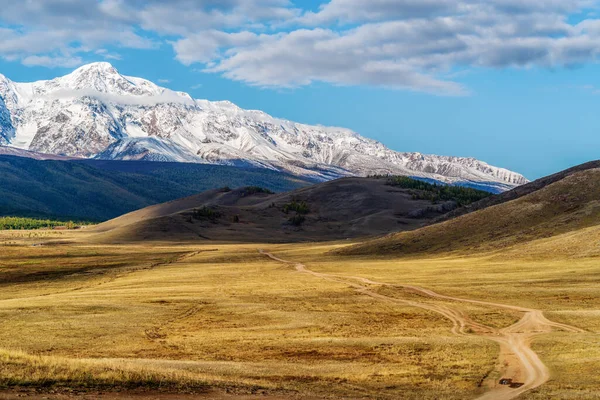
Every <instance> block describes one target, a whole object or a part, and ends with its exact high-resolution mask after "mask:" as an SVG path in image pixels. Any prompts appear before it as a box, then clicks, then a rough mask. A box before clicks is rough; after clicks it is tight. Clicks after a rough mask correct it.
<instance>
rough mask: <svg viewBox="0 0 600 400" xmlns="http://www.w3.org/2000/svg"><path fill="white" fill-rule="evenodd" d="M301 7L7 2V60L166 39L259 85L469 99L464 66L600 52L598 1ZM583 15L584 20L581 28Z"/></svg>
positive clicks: (405, 0) (182, 55) (184, 0)
mask: <svg viewBox="0 0 600 400" xmlns="http://www.w3.org/2000/svg"><path fill="white" fill-rule="evenodd" d="M300 4H301V2H298V1H296V2H292V1H290V0H220V1H217V0H171V1H169V2H165V1H162V0H145V1H142V0H93V1H89V2H88V1H81V0H28V1H19V2H15V1H12V0H0V36H2V41H0V55H1V56H2V57H4V58H8V59H13V60H14V59H16V60H21V61H22V62H23V63H25V64H27V65H46V66H49V67H50V66H69V65H76V64H77V62H81V59H82V58H85V56H86V55H87V54H88V53H91V54H94V53H95V55H99V56H102V57H103V58H106V59H111V58H115V59H117V58H118V57H120V56H119V55H118V54H115V53H111V52H108V51H107V50H105V48H106V47H108V48H113V47H116V48H119V47H121V48H142V49H144V48H154V47H156V46H159V45H160V43H163V44H164V43H168V44H170V45H171V46H172V47H173V49H174V51H175V55H176V59H177V60H179V61H180V62H181V63H183V64H185V65H194V64H196V66H195V68H198V69H200V70H202V71H205V72H210V73H218V74H221V75H222V76H224V77H227V78H229V79H232V80H237V81H242V82H246V83H247V84H250V85H258V86H264V87H297V86H303V85H310V84H312V83H314V82H326V83H330V84H334V85H371V86H381V87H388V88H395V89H408V90H416V91H424V92H429V93H438V94H450V95H462V94H465V93H467V92H468V89H467V88H465V87H464V86H463V85H461V84H460V82H459V80H460V71H461V70H463V69H473V68H535V67H542V68H545V67H552V68H553V67H561V66H571V65H577V64H582V63H589V62H595V61H597V59H598V57H599V56H600V19H595V17H594V15H597V12H596V11H598V10H599V5H598V1H597V0H488V1H481V0H329V1H328V2H325V3H324V4H323V5H322V6H321V7H320V8H319V9H318V10H317V11H314V12H307V11H302V10H299V9H298V6H299V5H300ZM574 14H578V18H579V19H581V18H584V19H583V20H582V21H581V22H577V23H574V22H572V21H573V20H576V19H575V18H571V17H572V16H573V15H574ZM584 15H585V17H582V16H584ZM2 26H4V27H2ZM157 38H158V39H157ZM111 46H112V47H111Z"/></svg>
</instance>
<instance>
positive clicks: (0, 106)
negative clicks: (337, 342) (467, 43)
mask: <svg viewBox="0 0 600 400" xmlns="http://www.w3.org/2000/svg"><path fill="white" fill-rule="evenodd" d="M0 144H8V145H12V146H14V147H18V148H20V149H24V150H33V151H37V152H42V153H49V154H57V155H63V156H75V157H95V158H104V159H125V160H152V161H175V162H197V163H213V164H229V165H253V166H256V167H261V168H270V169H276V170H283V171H288V172H291V173H294V174H297V175H303V176H311V177H312V178H316V179H322V180H326V179H331V178H335V177H340V176H348V175H369V174H401V175H409V176H414V177H422V178H428V179H435V180H437V181H442V182H448V183H462V184H469V185H478V187H480V186H482V185H483V186H484V187H490V188H492V189H493V190H505V189H509V188H512V187H514V186H517V185H520V184H523V183H526V182H527V179H525V178H524V177H523V176H522V175H520V174H517V173H515V172H512V171H508V170H506V169H503V168H497V167H493V166H490V165H488V164H486V163H484V162H482V161H479V160H476V159H473V158H460V157H443V156H435V155H423V154H420V153H401V152H396V151H393V150H390V149H389V148H387V147H385V146H384V145H383V144H382V143H379V142H377V141H374V140H371V139H368V138H365V137H362V136H360V135H359V134H357V133H356V132H353V131H351V130H349V129H344V128H335V127H324V126H311V125H305V124H299V123H295V122H292V121H287V120H283V119H279V118H275V117H272V116H270V115H268V114H266V113H264V112H262V111H257V110H244V109H242V108H239V107H238V106H236V105H235V104H233V103H231V102H228V101H219V102H211V101H208V100H194V99H192V98H191V97H190V96H189V94H187V93H181V92H174V91H172V90H169V89H166V88H162V87H160V86H158V85H156V84H154V83H152V82H150V81H148V80H145V79H142V78H136V77H131V76H125V75H122V74H120V73H119V71H117V70H116V69H115V68H114V67H113V66H112V65H111V64H109V63H106V62H100V63H93V64H88V65H84V66H82V67H80V68H78V69H76V70H75V71H73V72H72V73H70V74H68V75H66V76H63V77H58V78H55V79H52V80H49V81H39V82H33V83H14V82H11V81H10V80H9V79H7V78H5V77H4V76H2V75H0Z"/></svg>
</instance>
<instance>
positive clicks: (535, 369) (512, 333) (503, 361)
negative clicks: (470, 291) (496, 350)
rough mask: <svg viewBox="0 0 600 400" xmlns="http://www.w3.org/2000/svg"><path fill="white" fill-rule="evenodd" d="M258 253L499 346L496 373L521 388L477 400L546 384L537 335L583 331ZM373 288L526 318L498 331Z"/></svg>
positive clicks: (504, 399) (499, 398)
mask: <svg viewBox="0 0 600 400" xmlns="http://www.w3.org/2000/svg"><path fill="white" fill-rule="evenodd" d="M259 251H260V253H261V254H264V255H265V256H267V257H269V258H271V259H273V260H275V261H278V262H281V263H284V264H290V265H294V266H295V268H296V270H297V271H298V272H301V273H305V274H309V275H312V276H314V277H317V278H321V279H326V280H329V281H333V282H338V283H344V284H347V285H349V286H350V287H352V288H354V289H356V290H357V291H358V292H360V293H362V294H365V295H367V296H371V297H373V298H375V299H378V300H381V301H385V302H388V303H395V304H403V305H409V306H413V307H418V308H422V309H425V310H429V311H432V312H435V313H438V314H441V315H443V316H444V317H446V318H448V319H449V320H450V321H452V323H453V327H452V332H453V333H454V334H456V335H462V336H467V335H472V334H475V335H478V336H481V337H485V338H488V339H490V340H493V341H495V342H497V343H499V344H500V357H499V360H498V365H497V367H496V368H497V371H498V372H499V373H500V375H501V376H502V377H503V378H506V379H512V381H513V382H515V383H516V382H518V383H521V384H522V386H519V387H514V388H511V387H509V386H507V385H500V384H499V382H497V381H496V382H488V387H489V388H490V389H489V390H488V391H487V392H486V393H485V394H484V395H482V396H480V397H478V398H477V400H510V399H514V398H516V397H518V396H519V395H521V394H522V393H525V392H527V391H529V390H532V389H535V388H537V387H539V386H541V385H543V384H544V383H546V382H547V381H548V380H549V379H550V372H549V371H548V368H547V367H546V366H545V365H544V363H543V362H542V360H540V358H539V357H538V355H537V354H536V353H535V352H534V351H533V350H532V349H531V341H532V340H533V338H535V337H536V336H538V335H541V334H544V333H548V332H551V331H552V330H553V329H558V330H562V331H567V332H572V333H582V332H584V331H583V330H582V329H579V328H575V327H572V326H569V325H565V324H561V323H557V322H552V321H550V320H548V319H547V318H546V317H545V316H544V314H543V312H542V311H540V310H535V309H531V308H524V307H518V306H511V305H506V304H499V303H493V302H487V301H480V300H471V299H463V298H459V297H452V296H445V295H442V294H439V293H436V292H434V291H431V290H429V289H424V288H421V287H418V286H411V285H392V284H388V283H383V282H376V281H372V280H370V279H366V278H361V277H357V276H340V275H331V274H324V273H319V272H314V271H311V270H310V269H308V268H307V267H306V266H305V265H304V264H301V263H296V262H293V261H288V260H284V259H281V258H279V257H276V256H274V255H273V254H271V253H268V252H266V251H264V250H259ZM372 286H388V287H394V288H399V289H404V290H408V291H411V292H413V293H419V294H421V295H424V296H427V297H430V298H434V299H439V300H448V301H452V302H459V303H471V304H478V305H483V306H489V307H494V308H500V309H505V310H513V311H519V312H522V313H523V317H522V318H521V319H520V320H519V321H518V322H517V323H515V324H513V325H511V326H509V327H506V328H502V329H496V328H493V327H490V326H487V325H483V324H480V323H477V322H475V321H473V320H471V319H470V318H469V317H468V315H466V314H465V313H464V312H462V311H461V310H459V309H455V308H454V307H450V306H447V305H439V304H432V303H426V302H418V301H412V300H403V299H397V298H394V297H389V296H385V295H382V294H379V293H377V292H375V291H373V290H371V289H370V287H372Z"/></svg>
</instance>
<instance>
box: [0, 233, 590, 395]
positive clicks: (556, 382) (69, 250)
mask: <svg viewBox="0 0 600 400" xmlns="http://www.w3.org/2000/svg"><path fill="white" fill-rule="evenodd" d="M88 235H89V234H88V233H86V232H53V231H35V232H27V231H15V232H9V231H5V232H0V390H7V391H8V392H6V393H10V391H13V390H15V387H21V388H22V387H33V388H36V389H38V390H42V391H44V390H52V391H55V390H58V391H61V390H63V391H64V390H88V391H100V390H101V391H115V390H120V391H124V390H125V391H126V390H133V389H135V390H140V389H143V390H148V391H152V392H167V393H197V394H198V396H200V397H201V396H204V394H203V393H212V394H213V395H214V394H217V395H219V394H222V395H223V396H226V394H227V393H229V394H232V393H233V394H239V395H256V396H257V398H266V399H268V398H269V397H271V398H273V399H275V398H278V399H280V398H281V399H284V398H314V399H325V398H348V399H359V398H361V399H362V398H370V399H476V398H479V397H482V396H483V397H482V398H485V396H486V393H490V391H494V390H499V391H498V392H497V393H498V397H497V398H513V397H511V396H513V393H517V392H511V391H518V390H519V389H518V388H516V389H509V388H498V387H497V381H498V380H499V379H500V378H502V377H503V375H502V374H503V372H504V371H505V370H506V371H510V369H511V368H512V366H511V365H505V366H503V365H498V360H499V354H500V352H501V348H502V346H501V342H498V341H495V340H492V339H490V337H491V336H492V335H500V333H502V334H504V333H503V332H504V331H503V328H507V327H509V326H512V325H513V324H516V323H517V322H518V321H519V320H520V319H521V318H522V317H523V316H524V314H526V313H527V311H522V310H521V308H522V309H532V310H533V309H535V310H541V311H543V313H544V314H543V315H544V316H545V317H546V318H547V319H548V320H550V321H552V323H556V326H558V327H556V326H555V327H553V328H552V329H548V330H543V329H541V328H540V332H535V336H533V334H532V343H531V347H532V349H533V351H534V352H535V353H536V354H537V355H538V356H539V358H540V359H541V361H543V363H544V364H545V366H547V368H548V372H549V374H550V378H549V380H548V381H547V382H544V383H543V384H542V385H541V386H539V387H536V388H533V389H531V390H526V391H524V392H523V393H522V394H520V397H518V398H520V399H549V398H557V399H567V398H568V399H598V398H600V374H598V371H600V335H599V332H600V295H599V291H598V289H599V288H600V258H599V257H598V252H597V251H594V250H593V246H591V247H592V250H590V251H588V252H587V253H577V254H584V255H585V256H583V257H582V256H579V255H573V254H568V252H559V253H557V254H553V252H552V251H551V250H552V249H555V248H557V246H559V243H569V238H568V237H563V238H560V237H558V238H553V239H542V240H537V241H534V242H532V243H530V244H528V245H527V246H523V247H518V246H517V247H512V248H509V249H505V250H502V252H499V251H497V252H490V253H486V254H477V255H468V254H464V253H463V254H454V253H450V254H444V255H436V256H435V258H428V257H424V256H418V257H410V258H398V257H395V258H390V257H388V258H377V257H366V256H358V257H350V256H339V255H337V254H335V253H333V252H331V251H332V250H334V249H338V248H340V247H342V246H346V245H349V244H350V243H331V244H310V243H306V244H293V245H292V244H290V245H258V244H252V245H240V244H222V243H207V242H203V243H201V244H174V243H145V244H131V245H104V244H103V245H98V244H90V242H88V241H87V236H88ZM582 237H585V238H589V240H592V241H594V240H595V242H594V243H595V246H600V244H599V243H600V242H599V241H598V237H599V236H598V230H597V229H596V230H594V229H592V230H590V231H588V232H585V234H583V235H582ZM572 240H575V239H572ZM580 240H581V238H580V239H578V241H577V243H580ZM40 243H45V245H42V246H39V244H40ZM573 246H575V244H573ZM588 248H589V246H588ZM260 250H263V251H264V253H267V252H268V253H270V254H271V255H272V256H273V257H275V258H280V259H281V260H277V259H274V258H272V257H269V254H262V253H260V252H259V251H260ZM558 254H560V255H558ZM540 255H541V256H540ZM300 264H301V265H300ZM302 267H304V268H305V271H304V272H303V271H302ZM361 278H362V279H361ZM406 285H414V286H417V287H419V288H426V289H430V290H433V291H434V292H435V293H437V294H441V295H442V296H441V297H431V296H428V295H425V294H423V293H422V292H420V291H418V290H413V289H407V288H406V287H405V286H406ZM444 296H446V297H444ZM450 297H452V298H460V299H468V300H469V299H470V300H481V301H485V302H487V303H485V304H479V303H473V302H462V301H457V300H453V299H451V298H450ZM488 303H489V304H488ZM493 304H500V305H509V306H514V307H516V308H515V309H510V308H505V307H497V306H494V305H493ZM444 313H450V314H449V316H444ZM453 315H457V316H456V318H454V317H453ZM453 321H454V322H455V323H456V321H459V322H460V321H467V325H466V326H463V327H457V326H456V325H454V326H453ZM517 325H518V324H517ZM563 325H564V326H567V325H568V326H569V327H573V329H572V330H569V329H566V330H565V329H562V328H560V326H563ZM540 327H541V325H540ZM488 336H490V337H488ZM506 359H507V360H510V358H506ZM510 372H511V373H512V374H514V376H517V377H518V376H519V375H520V374H523V371H510ZM523 376H524V375H523ZM492 393H496V392H492ZM507 393H508V394H507ZM206 395H208V394H206ZM502 396H504V397H502ZM251 397H252V396H251ZM223 398H224V397H223Z"/></svg>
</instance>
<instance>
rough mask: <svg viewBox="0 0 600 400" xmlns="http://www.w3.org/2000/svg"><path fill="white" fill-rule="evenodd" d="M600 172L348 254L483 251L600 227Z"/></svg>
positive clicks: (582, 174)
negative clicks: (596, 226) (591, 227)
mask: <svg viewBox="0 0 600 400" xmlns="http://www.w3.org/2000/svg"><path fill="white" fill-rule="evenodd" d="M598 199H600V169H590V170H586V171H581V172H577V173H574V174H572V175H569V176H567V177H566V178H564V179H562V180H560V181H557V182H555V183H552V184H550V185H548V186H546V187H543V188H542V189H540V190H537V191H535V192H533V193H531V194H528V195H526V196H523V197H520V198H518V199H516V200H513V201H510V202H507V203H503V204H499V205H496V206H492V207H489V208H486V209H483V210H480V211H477V212H474V213H471V214H467V215H463V216H461V217H458V218H455V219H452V220H449V221H446V222H443V223H440V224H436V225H432V226H428V227H425V228H422V229H419V230H417V231H413V232H405V233H399V234H394V235H390V236H387V237H385V238H381V239H377V240H374V241H371V242H367V243H365V244H361V245H358V246H355V247H353V248H350V249H347V250H344V251H343V253H344V254H347V255H359V254H373V255H386V254H415V253H421V252H427V253H429V254H431V253H441V252H448V251H463V252H470V251H482V250H492V249H499V248H505V247H508V246H512V245H515V244H519V243H522V242H528V241H531V240H534V239H540V238H545V237H552V236H555V235H559V234H562V233H566V232H570V231H575V230H578V229H582V228H586V227H590V226H594V225H597V224H598V223H600V200H598Z"/></svg>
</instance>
